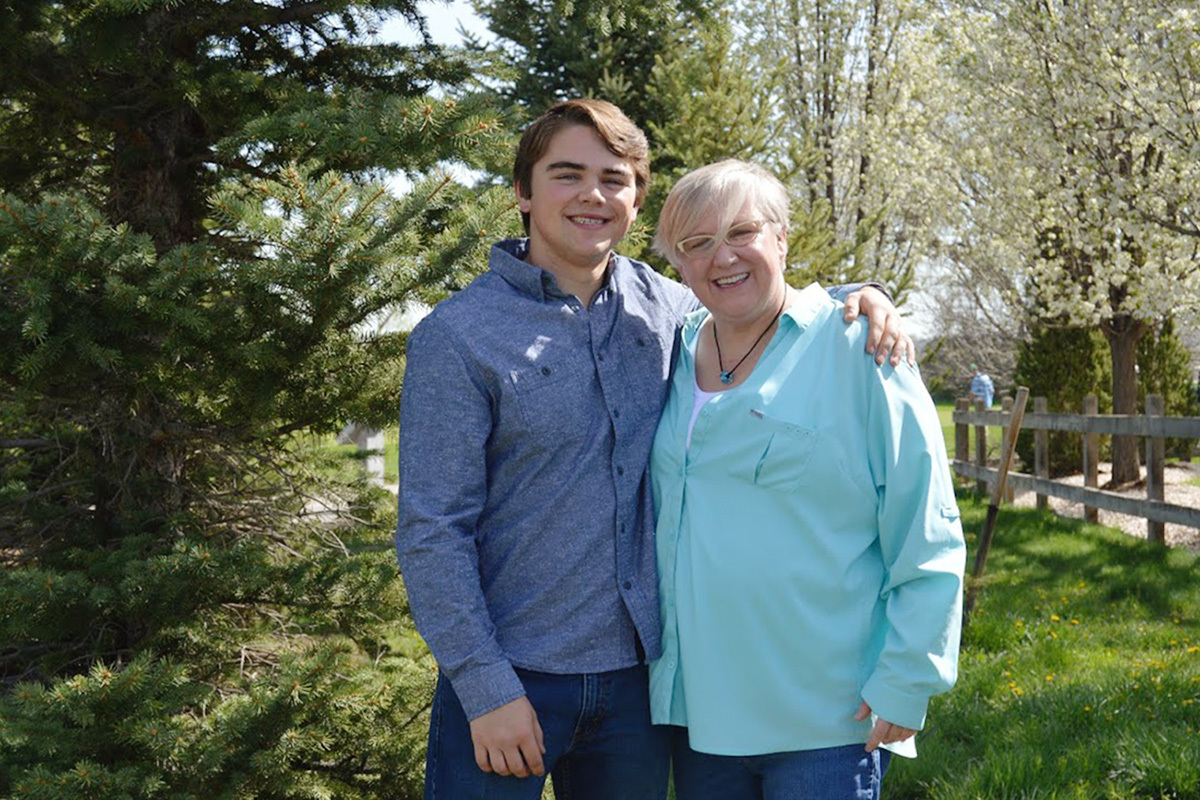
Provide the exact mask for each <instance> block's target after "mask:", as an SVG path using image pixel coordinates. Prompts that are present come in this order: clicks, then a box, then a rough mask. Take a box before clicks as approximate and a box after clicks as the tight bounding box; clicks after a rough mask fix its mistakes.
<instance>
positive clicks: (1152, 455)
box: [1146, 394, 1167, 544]
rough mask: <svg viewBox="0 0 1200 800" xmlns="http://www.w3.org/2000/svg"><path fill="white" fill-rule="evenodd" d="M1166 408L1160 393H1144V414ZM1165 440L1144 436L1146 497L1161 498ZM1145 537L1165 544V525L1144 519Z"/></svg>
mask: <svg viewBox="0 0 1200 800" xmlns="http://www.w3.org/2000/svg"><path fill="white" fill-rule="evenodd" d="M1165 410H1166V403H1165V402H1164V401H1163V397H1162V395H1159V394H1148V395H1146V416H1147V417H1161V416H1162V415H1163V413H1164V412H1165ZM1166 444H1167V443H1166V441H1165V440H1163V438H1162V437H1160V436H1147V437H1146V499H1147V500H1158V501H1160V502H1161V501H1162V499H1163V460H1164V458H1165V456H1166V449H1167V448H1166ZM1146 538H1147V539H1148V540H1150V541H1151V542H1153V543H1154V544H1166V543H1167V536H1166V525H1164V524H1163V523H1161V522H1155V521H1154V520H1151V519H1148V520H1146Z"/></svg>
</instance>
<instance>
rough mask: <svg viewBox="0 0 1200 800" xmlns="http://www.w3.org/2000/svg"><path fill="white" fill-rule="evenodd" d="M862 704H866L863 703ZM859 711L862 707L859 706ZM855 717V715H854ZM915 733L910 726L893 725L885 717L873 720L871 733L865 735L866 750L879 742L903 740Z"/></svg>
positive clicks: (877, 745) (870, 750)
mask: <svg viewBox="0 0 1200 800" xmlns="http://www.w3.org/2000/svg"><path fill="white" fill-rule="evenodd" d="M863 705H866V704H865V703H864V704H863ZM859 710H860V711H861V710H862V708H861V707H860V708H859ZM855 716H856V718H857V715H855ZM914 735H916V731H915V730H913V729H912V728H905V727H903V726H901V725H893V724H892V723H890V722H888V721H887V720H886V719H877V720H875V726H874V727H873V728H871V735H870V736H869V737H867V745H866V751H867V752H868V753H870V752H872V751H874V750H875V748H877V747H879V745H881V744H894V743H896V742H903V741H904V740H905V739H908V738H910V737H912V736H914Z"/></svg>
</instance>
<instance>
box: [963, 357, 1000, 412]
mask: <svg viewBox="0 0 1200 800" xmlns="http://www.w3.org/2000/svg"><path fill="white" fill-rule="evenodd" d="M969 390H970V392H971V406H972V407H974V406H975V401H976V400H982V401H983V407H984V408H991V407H992V396H993V395H995V393H996V387H995V385H994V384H993V383H992V378H991V376H990V375H988V374H987V373H986V372H981V371H980V370H979V366H978V365H976V364H972V365H971V386H970V389H969Z"/></svg>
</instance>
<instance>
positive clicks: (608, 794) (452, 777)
mask: <svg viewBox="0 0 1200 800" xmlns="http://www.w3.org/2000/svg"><path fill="white" fill-rule="evenodd" d="M517 676H518V677H519V678H520V679H521V683H522V684H524V686H525V693H526V695H527V696H528V698H529V702H530V703H531V704H532V705H533V709H534V711H536V712H537V716H538V724H539V725H541V727H542V735H543V738H544V741H545V745H546V754H545V755H544V756H543V760H544V762H545V764H546V771H547V772H550V773H551V774H552V777H553V780H554V796H555V797H556V798H558V800H663V799H664V798H665V797H666V795H667V772H668V764H669V760H670V741H671V740H670V734H669V729H667V728H664V727H656V726H653V725H651V724H650V696H649V679H648V677H647V674H646V667H645V666H638V667H630V668H629V669H622V670H616V671H614V672H602V673H596V674H587V675H548V674H546V673H543V672H530V671H528V670H521V669H518V670H517ZM544 783H545V778H539V777H537V776H536V775H531V776H530V777H528V778H516V777H512V776H500V775H496V774H495V773H492V772H484V771H483V770H481V769H479V766H478V765H477V764H476V763H475V747H474V745H472V743H471V729H470V725H469V723H468V722H467V717H466V714H464V713H463V710H462V706H461V705H459V702H458V697H457V696H455V694H454V690H453V688H451V686H450V682H449V681H448V680H446V678H445V677H444V676H439V677H438V683H437V689H436V690H435V691H434V695H433V708H432V711H431V715H430V722H429V751H428V754H427V756H426V760H425V800H484V798H487V800H538V798H540V797H541V794H542V786H543V784H544Z"/></svg>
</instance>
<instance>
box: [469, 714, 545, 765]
mask: <svg viewBox="0 0 1200 800" xmlns="http://www.w3.org/2000/svg"><path fill="white" fill-rule="evenodd" d="M471 741H472V743H473V744H474V745H475V763H476V764H477V765H478V766H479V768H480V769H481V770H483V771H484V772H494V773H496V774H497V775H511V776H513V777H516V778H527V777H529V775H531V774H533V775H539V776H541V775H545V774H546V767H545V764H544V762H543V760H542V754H543V753H545V752H546V746H545V739H544V737H543V734H542V726H541V725H540V724H539V723H538V719H537V712H535V711H534V710H533V706H532V705H530V704H529V701H528V699H526V698H524V697H521V698H518V699H516V700H514V701H512V702H511V703H507V704H506V705H503V706H501V707H500V708H497V709H495V710H494V711H489V712H488V713H486V714H484V715H482V716H480V717H477V718H475V719H473V720H471Z"/></svg>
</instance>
